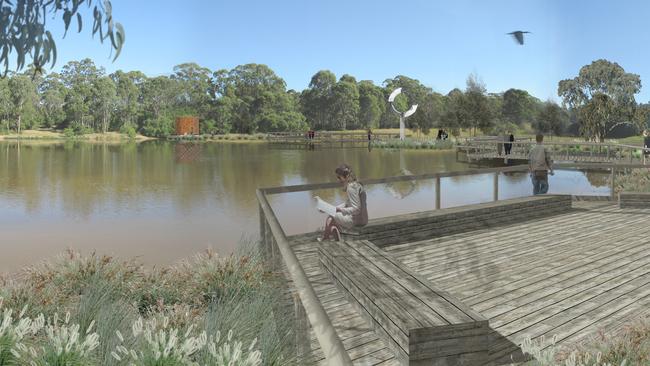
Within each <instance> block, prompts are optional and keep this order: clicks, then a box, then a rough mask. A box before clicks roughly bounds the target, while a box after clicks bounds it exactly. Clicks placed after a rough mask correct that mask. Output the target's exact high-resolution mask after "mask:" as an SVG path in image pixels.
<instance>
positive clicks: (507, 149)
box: [505, 131, 515, 155]
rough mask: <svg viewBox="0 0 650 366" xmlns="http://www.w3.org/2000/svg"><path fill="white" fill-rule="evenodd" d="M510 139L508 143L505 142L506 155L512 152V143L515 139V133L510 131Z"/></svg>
mask: <svg viewBox="0 0 650 366" xmlns="http://www.w3.org/2000/svg"><path fill="white" fill-rule="evenodd" d="M507 134H508V139H507V141H508V142H507V143H506V144H505V150H506V155H510V152H511V151H512V143H513V142H514V141H515V135H513V134H512V132H510V131H508V132H507Z"/></svg>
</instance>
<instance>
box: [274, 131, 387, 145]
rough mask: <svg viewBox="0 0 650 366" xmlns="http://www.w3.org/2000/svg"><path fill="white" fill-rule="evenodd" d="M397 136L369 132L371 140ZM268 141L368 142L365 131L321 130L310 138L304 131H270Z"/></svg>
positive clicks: (284, 142) (282, 142)
mask: <svg viewBox="0 0 650 366" xmlns="http://www.w3.org/2000/svg"><path fill="white" fill-rule="evenodd" d="M398 137H399V133H390V132H373V133H371V134H370V139H371V140H372V141H379V140H390V139H395V138H398ZM266 139H267V140H268V141H269V142H270V143H276V144H295V143H301V144H302V143H319V144H320V143H345V142H365V143H367V142H368V133H367V132H343V131H342V132H332V131H330V132H322V131H316V132H315V134H314V136H313V137H312V138H309V136H308V134H307V133H306V132H272V133H269V134H267V135H266Z"/></svg>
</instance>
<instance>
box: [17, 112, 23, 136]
mask: <svg viewBox="0 0 650 366" xmlns="http://www.w3.org/2000/svg"><path fill="white" fill-rule="evenodd" d="M21 117H22V116H21V115H20V114H19V115H18V134H19V135H20V119H21Z"/></svg>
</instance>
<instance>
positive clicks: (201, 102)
mask: <svg viewBox="0 0 650 366" xmlns="http://www.w3.org/2000/svg"><path fill="white" fill-rule="evenodd" d="M210 74H211V72H210V69H208V68H205V67H202V66H199V65H198V64H196V63H193V62H190V63H184V64H180V65H176V66H174V74H173V75H172V76H171V79H172V80H175V81H176V82H177V85H178V87H179V89H178V91H179V94H178V96H177V101H178V103H179V106H180V107H181V108H185V109H186V110H188V111H191V113H194V114H198V115H199V116H200V117H205V116H206V114H207V113H208V108H209V107H210V104H211V102H212V97H211V95H210V93H211V91H212V81H211V78H210V77H211V75H210Z"/></svg>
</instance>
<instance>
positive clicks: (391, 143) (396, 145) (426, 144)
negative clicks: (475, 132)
mask: <svg viewBox="0 0 650 366" xmlns="http://www.w3.org/2000/svg"><path fill="white" fill-rule="evenodd" d="M372 147H376V148H386V149H425V150H427V149H430V150H447V149H453V148H454V143H453V142H452V141H450V140H434V139H431V140H417V139H413V138H406V139H405V140H403V141H402V140H388V141H383V140H375V141H373V142H372Z"/></svg>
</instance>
